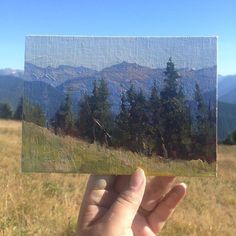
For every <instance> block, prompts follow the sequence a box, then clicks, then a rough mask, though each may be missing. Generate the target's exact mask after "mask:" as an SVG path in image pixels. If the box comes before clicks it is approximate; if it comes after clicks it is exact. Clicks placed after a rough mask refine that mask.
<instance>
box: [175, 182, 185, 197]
mask: <svg viewBox="0 0 236 236" xmlns="http://www.w3.org/2000/svg"><path fill="white" fill-rule="evenodd" d="M175 192H176V193H177V194H178V195H179V196H182V197H184V196H185V195H186V193H187V185H186V184H185V183H179V184H176V186H175Z"/></svg>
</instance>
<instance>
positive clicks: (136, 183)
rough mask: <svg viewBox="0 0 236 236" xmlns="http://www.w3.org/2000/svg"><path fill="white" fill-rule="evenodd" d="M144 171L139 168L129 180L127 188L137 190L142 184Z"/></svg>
mask: <svg viewBox="0 0 236 236" xmlns="http://www.w3.org/2000/svg"><path fill="white" fill-rule="evenodd" d="M144 176H145V174H144V171H143V169H141V168H138V169H137V170H136V171H135V172H134V173H133V174H132V175H131V178H130V182H129V186H130V188H132V189H133V190H138V189H139V188H140V187H141V186H142V184H143V182H144Z"/></svg>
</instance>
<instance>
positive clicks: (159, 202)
mask: <svg viewBox="0 0 236 236" xmlns="http://www.w3.org/2000/svg"><path fill="white" fill-rule="evenodd" d="M185 194H186V185H185V184H183V183H181V184H176V183H175V177H154V178H152V179H151V180H150V181H149V183H148V184H146V177H145V174H144V172H143V170H142V169H138V170H137V171H136V172H135V173H134V174H133V175H132V176H94V175H92V176H90V178H89V181H88V184H87V189H86V192H85V195H84V199H83V202H82V205H81V210H80V215H79V219H78V224H77V236H93V235H96V236H100V235H102V236H118V235H119V236H121V235H122V236H131V235H135V236H154V235H156V234H157V233H159V232H160V231H161V229H162V228H163V226H164V225H165V223H166V221H167V220H168V218H169V217H170V216H171V214H172V213H173V211H174V209H175V208H176V206H177V204H178V203H179V202H180V201H181V200H182V199H183V197H184V196H185Z"/></svg>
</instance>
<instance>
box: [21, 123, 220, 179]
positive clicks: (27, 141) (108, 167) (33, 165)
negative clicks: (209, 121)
mask: <svg viewBox="0 0 236 236" xmlns="http://www.w3.org/2000/svg"><path fill="white" fill-rule="evenodd" d="M23 129H24V133H25V135H24V136H23V156H24V158H23V162H22V164H23V165H22V167H23V170H24V171H37V172H50V171H53V172H80V173H84V172H85V173H99V174H110V173H112V174H127V173H131V172H132V171H134V170H135V169H136V167H137V166H139V167H142V168H143V169H144V170H145V172H146V173H147V174H149V175H151V174H157V173H158V175H176V176H183V175H185V176H214V175H215V168H216V166H215V163H212V164H208V163H207V162H202V161H200V160H192V161H184V160H175V161H170V160H163V159H161V158H160V157H158V156H155V157H152V158H150V157H146V156H144V155H141V154H135V153H132V152H130V151H124V150H121V149H120V150H115V149H108V148H105V147H101V146H100V145H96V144H89V143H87V142H85V141H82V140H78V139H75V138H71V137H68V136H66V137H62V136H56V135H54V134H53V133H52V132H51V131H50V130H48V129H46V128H42V127H39V126H36V125H34V124H32V123H24V126H23Z"/></svg>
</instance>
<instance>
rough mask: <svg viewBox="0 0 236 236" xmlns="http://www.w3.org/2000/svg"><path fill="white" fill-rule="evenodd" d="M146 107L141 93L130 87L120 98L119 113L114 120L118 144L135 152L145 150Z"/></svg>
mask: <svg viewBox="0 0 236 236" xmlns="http://www.w3.org/2000/svg"><path fill="white" fill-rule="evenodd" d="M147 123H148V106H147V101H146V98H145V96H144V94H143V91H142V90H141V89H140V91H139V92H137V91H136V90H135V89H134V86H133V85H131V86H130V88H129V89H128V90H127V92H126V94H125V95H124V94H123V96H122V98H121V108H120V113H119V115H118V116H117V118H116V126H117V130H118V131H119V132H118V134H119V136H118V137H117V139H120V144H121V145H122V146H125V147H126V148H128V149H131V150H132V151H135V152H144V151H145V150H146V148H147V140H146V135H147V129H148V126H147Z"/></svg>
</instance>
